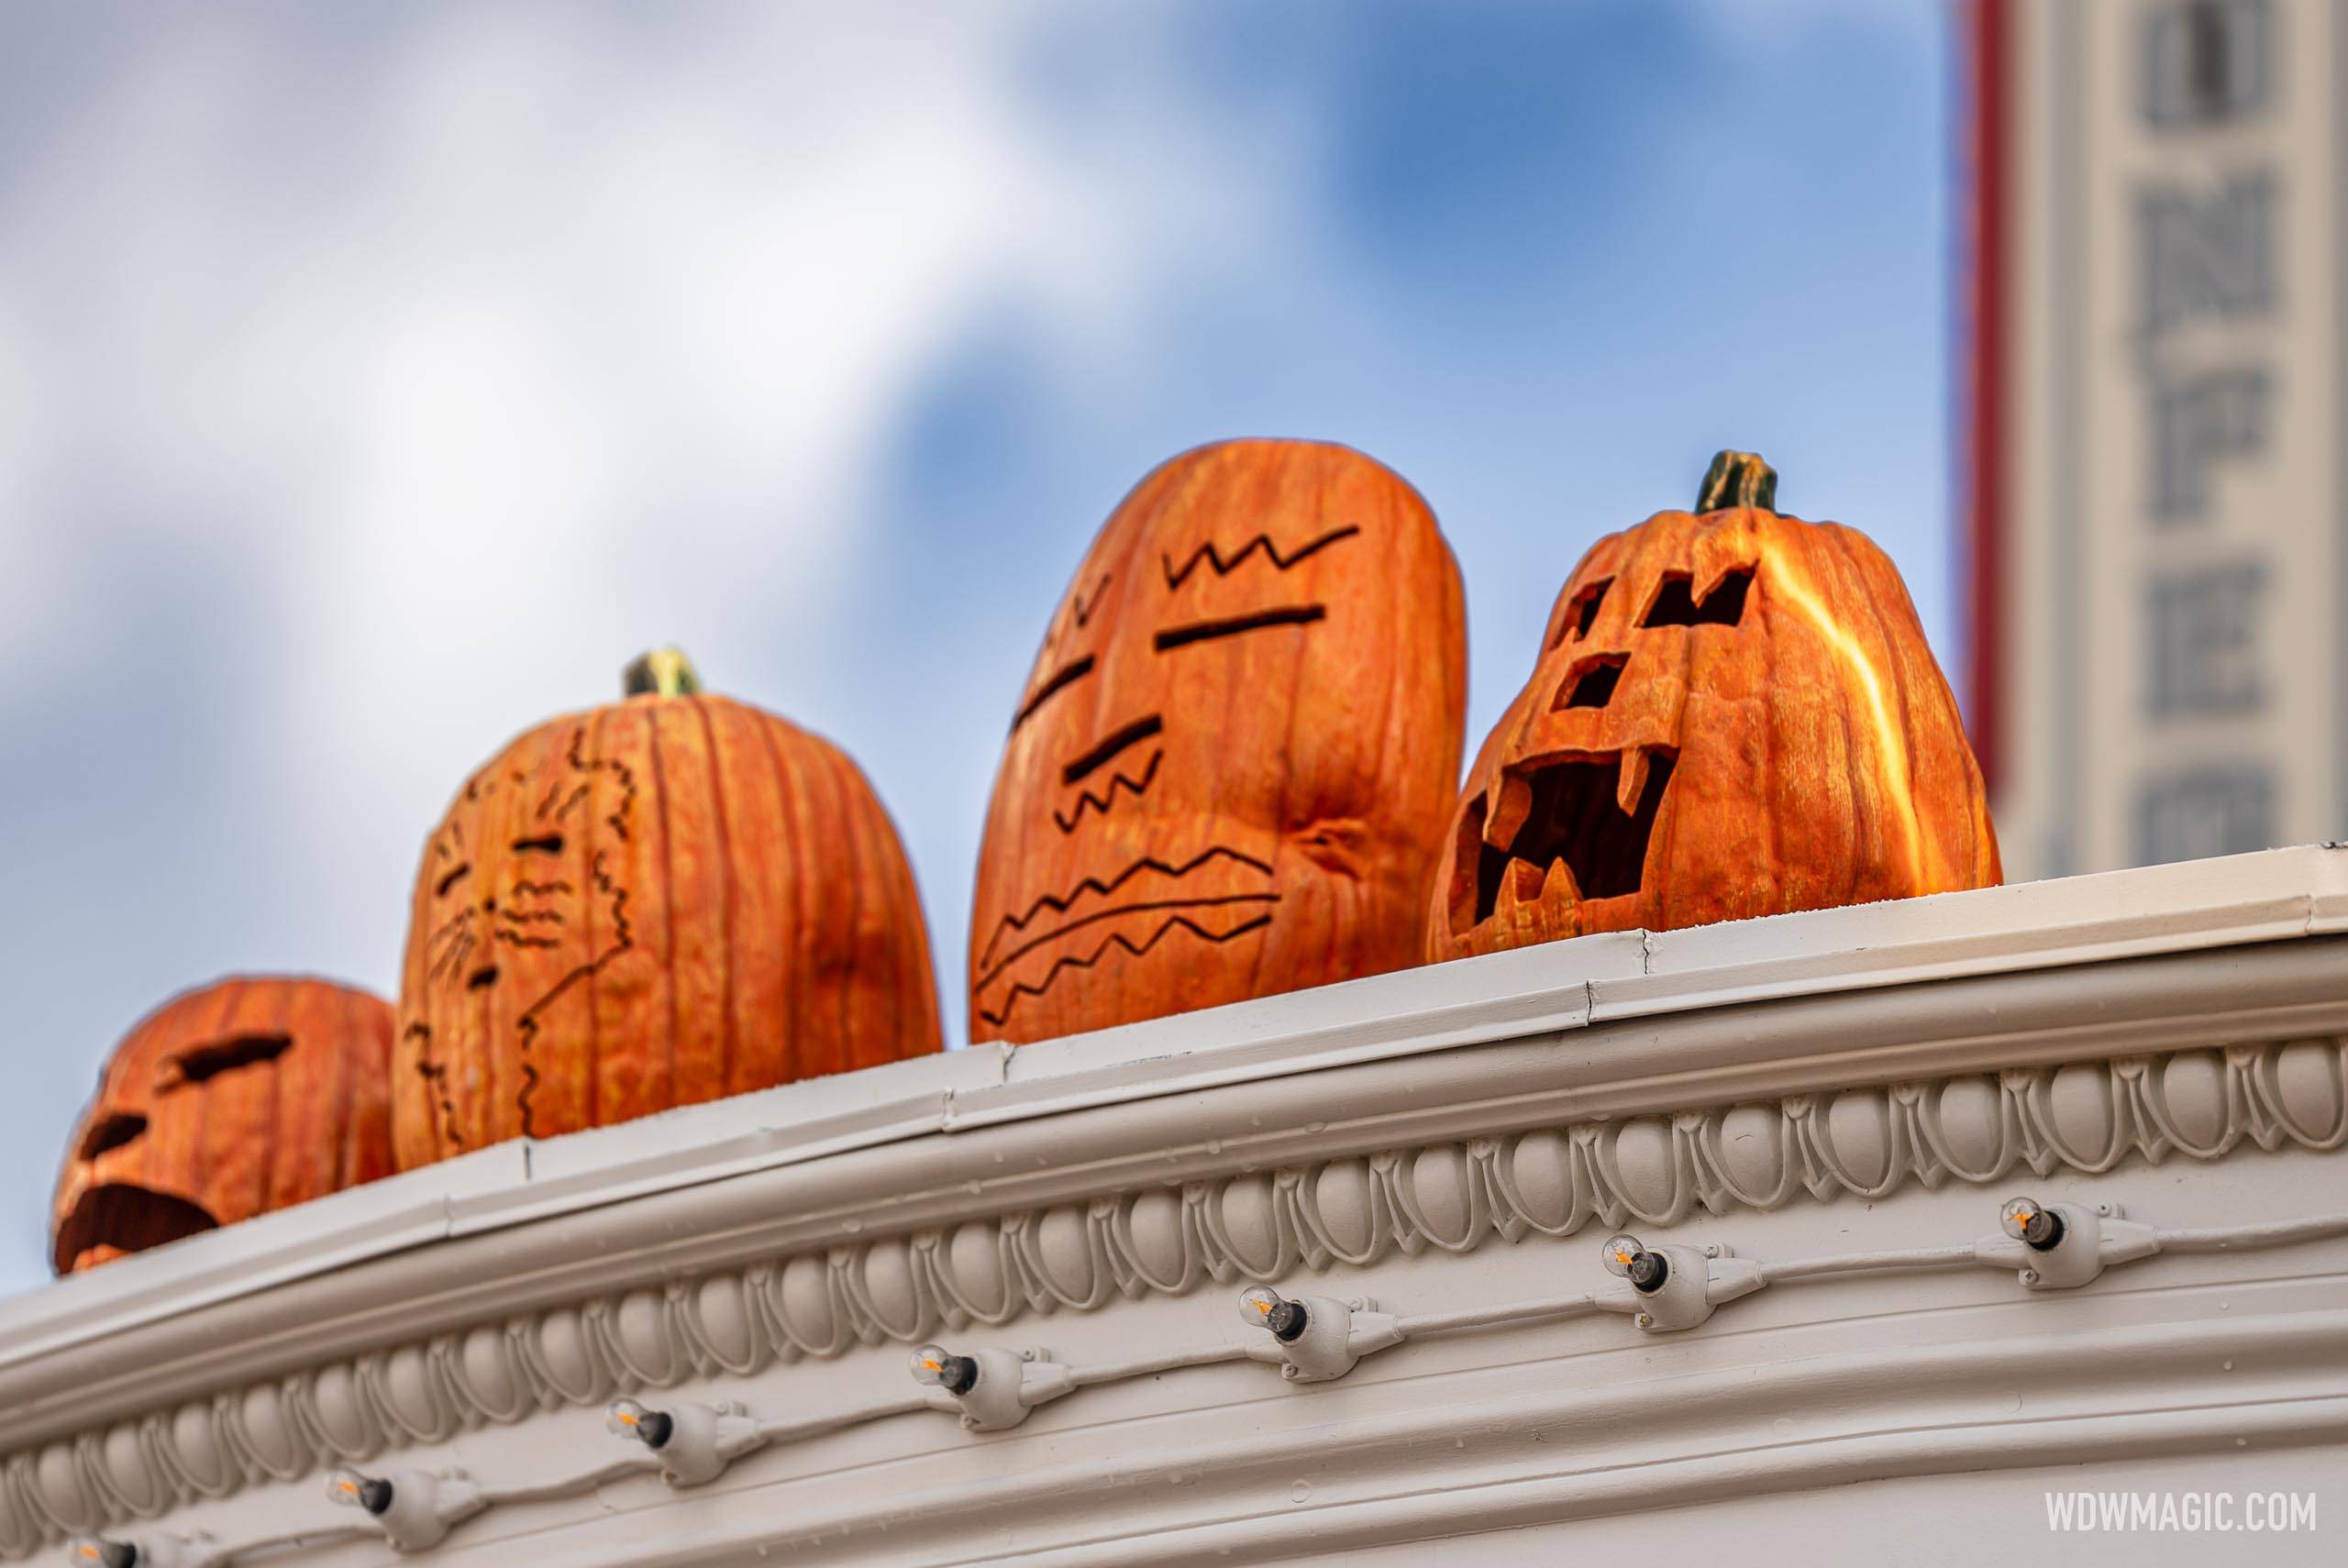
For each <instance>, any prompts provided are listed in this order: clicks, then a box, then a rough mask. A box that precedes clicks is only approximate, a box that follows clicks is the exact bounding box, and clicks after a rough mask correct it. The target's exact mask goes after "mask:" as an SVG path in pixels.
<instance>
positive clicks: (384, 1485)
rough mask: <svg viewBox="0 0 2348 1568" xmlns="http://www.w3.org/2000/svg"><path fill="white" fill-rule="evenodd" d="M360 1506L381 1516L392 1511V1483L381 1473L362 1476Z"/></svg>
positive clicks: (376, 1515)
mask: <svg viewBox="0 0 2348 1568" xmlns="http://www.w3.org/2000/svg"><path fill="white" fill-rule="evenodd" d="M359 1506H360V1507H362V1508H364V1509H366V1510H367V1511H368V1512H369V1513H371V1514H373V1515H374V1516H375V1517H376V1518H382V1516H383V1515H385V1514H387V1513H389V1512H391V1511H392V1484H391V1483H390V1482H389V1481H386V1480H384V1479H383V1478H382V1476H380V1475H368V1476H362V1477H361V1478H360V1482H359Z"/></svg>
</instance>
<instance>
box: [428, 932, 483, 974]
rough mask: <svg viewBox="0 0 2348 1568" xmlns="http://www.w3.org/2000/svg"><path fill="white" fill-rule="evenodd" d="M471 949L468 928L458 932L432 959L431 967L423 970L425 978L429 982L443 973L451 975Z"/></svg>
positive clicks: (471, 940)
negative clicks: (437, 955) (453, 939)
mask: <svg viewBox="0 0 2348 1568" xmlns="http://www.w3.org/2000/svg"><path fill="white" fill-rule="evenodd" d="M472 950H473V937H472V932H471V930H470V929H468V930H465V931H460V932H459V933H457V937H456V940H455V941H453V942H451V943H449V945H448V946H447V947H446V948H445V949H443V950H442V952H441V954H440V956H439V957H437V958H436V959H434V960H433V961H432V967H431V968H430V969H428V970H426V972H425V979H426V981H427V982H429V981H433V980H437V979H438V978H440V977H441V976H442V974H444V973H447V974H450V975H453V974H454V973H455V972H456V970H458V969H459V968H460V967H462V966H463V965H464V961H465V955H466V954H468V953H470V952H471V951H472Z"/></svg>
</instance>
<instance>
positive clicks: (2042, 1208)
mask: <svg viewBox="0 0 2348 1568" xmlns="http://www.w3.org/2000/svg"><path fill="white" fill-rule="evenodd" d="M1998 1224H1999V1227H2000V1228H2001V1229H2003V1230H2004V1231H2005V1232H2006V1234H2007V1235H2009V1236H2011V1237H2012V1238H2013V1239H2014V1240H2015V1241H2017V1242H2022V1243H2024V1244H2025V1245H2027V1246H2028V1247H2029V1248H2030V1249H2031V1250H2032V1252H2039V1253H2051V1252H2053V1251H2054V1249H2055V1248H2056V1247H2058V1246H2060V1245H2062V1242H2063V1217H2062V1216H2061V1215H2060V1214H2057V1213H2055V1212H2054V1210H2053V1209H2049V1208H2047V1207H2046V1205H2044V1204H2043V1203H2041V1202H2039V1201H2038V1199H2036V1198H2008V1199H2006V1206H2005V1207H2004V1208H2003V1209H1999V1210H1998Z"/></svg>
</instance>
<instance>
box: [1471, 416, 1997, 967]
mask: <svg viewBox="0 0 2348 1568" xmlns="http://www.w3.org/2000/svg"><path fill="white" fill-rule="evenodd" d="M1776 495H1777V475H1776V474H1775V473H1773V472H1772V471H1771V470H1770V469H1769V468H1768V467H1767V465H1766V464H1764V463H1763V462H1762V461H1761V460H1760V459H1759V458H1755V457H1752V456H1750V455H1749V454H1745V453H1737V452H1723V453H1722V454H1721V455H1720V456H1719V457H1718V458H1714V459H1713V463H1712V469H1711V473H1710V474H1709V475H1707V476H1706V479H1705V482H1704V485H1703V487H1702V491H1701V493H1700V496H1699V499H1698V502H1697V506H1696V510H1695V511H1694V512H1693V513H1688V512H1662V513H1656V515H1655V516H1653V517H1651V518H1649V519H1647V521H1646V522H1645V523H1642V524H1640V525H1638V526H1637V527H1635V528H1632V529H1629V530H1627V531H1625V532H1623V533H1620V534H1614V535H1611V536H1608V537H1606V538H1604V539H1601V540H1600V541H1599V542H1598V543H1597V544H1596V545H1594V546H1592V547H1591V548H1590V550H1589V553H1588V554H1587V555H1585V556H1584V557H1583V558H1582V560H1581V564H1580V565H1578V566H1577V567H1576V568H1575V569H1574V572H1573V575H1572V577H1571V578H1570V579H1569V580H1567V583H1566V586H1565V591H1563V592H1562V593H1560V594H1559V595H1558V596H1557V602H1556V608H1555V609H1554V610H1553V611H1552V612H1551V613H1550V616H1549V624H1548V628H1547V631H1546V633H1545V635H1544V638H1543V642H1542V649H1541V657H1540V659H1539V661H1538V662H1537V663H1536V664H1535V665H1534V671H1533V678H1532V679H1531V680H1529V681H1527V682H1526V683H1525V687H1524V690H1523V691H1521V692H1520V693H1518V695H1517V698H1516V701H1514V702H1513V703H1512V704H1511V705H1510V707H1509V710H1508V712H1507V713H1506V714H1505V715H1503V716H1502V718H1501V722H1500V723H1499V724H1498V725H1497V726H1496V727H1495V728H1494V729H1493V731H1492V733H1491V734H1490V736H1489V737H1488V738H1487V739H1486V740H1485V742H1484V745H1483V749H1482V750H1481V752H1480V753H1479V755H1478V756H1477V758H1476V763H1475V766H1474V767H1473V768H1472V769H1471V770H1470V771H1469V774H1468V777H1467V783H1466V786H1465V788H1464V790H1463V791H1462V793H1461V796H1460V800H1459V805H1458V810H1457V812H1456V817H1455V819H1454V823H1453V828H1452V832H1451V834H1450V837H1449V842H1448V844H1447V845H1446V848H1445V856H1444V862H1443V866H1442V869H1441V871H1440V872H1439V874H1438V877H1437V880H1436V885H1435V888H1434V897H1433V899H1432V900H1431V908H1430V911H1429V913H1428V920H1427V935H1426V954H1427V957H1428V959H1429V960H1430V961H1441V960H1443V959H1446V958H1456V957H1465V956H1467V955H1472V954H1478V953H1490V952H1495V951H1498V950H1500V949H1502V948H1509V947H1521V946H1525V945H1528V944H1533V943H1538V942H1550V941H1555V940H1556V939H1558V938H1561V937H1568V936H1578V935H1580V934H1582V933H1586V932H1594V931H1620V930H1627V929H1631V928H1634V927H1635V928H1645V929H1647V930H1668V929H1672V928H1675V927H1679V926H1689V925H1700V924H1703V923H1705V922H1711V921H1722V920H1741V919H1744V918H1746V917H1748V916H1753V915H1764V914H1775V913H1778V912H1782V911H1789V910H1807V909H1820V908H1823V907H1826V906H1829V905H1834V904H1851V903H1863V902H1866V901H1869V900H1877V899H1895V898H1908V897H1912V896H1915V895H1918V894H1922V893H1935V892H1944V891H1948V890H1951V889H1960V888H1978V887H1986V886H1990V885H1993V884H1995V883H1996V882H1997V881H1998V880H1999V864H1998V844H1997V837H1996V834H1994V832H1993V831H1992V830H1991V828H1990V824H1989V816H1988V808H1987V805H1986V803H1985V801H1984V796H1983V790H1982V785H1981V773H1980V769H1979V767H1977V765H1976V763H1975V761H1974V757H1973V752H1972V748H1971V747H1970V746H1969V745H1967V744H1966V738H1965V732H1964V729H1963V727H1962V724H1961V723H1960V722H1959V719H1958V716H1957V709H1956V701H1955V698H1954V696H1952V695H1951V693H1950V691H1949V688H1948V682H1947V681H1946V680H1945V679H1944V678H1943V677H1942V675H1941V671H1940V667H1939V666H1938V665H1937V664H1936V663H1934V661H1933V655H1932V650H1931V648H1930V647H1929V646H1926V644H1925V641H1924V634H1923V629H1922V626H1921V625H1920V624H1918V623H1917V620H1916V612H1915V609H1914V607H1913V606H1912V605H1911V603H1910V602H1909V599H1908V592H1907V590H1906V588H1905V587H1904V586H1903V585H1902V584H1901V582H1900V580H1899V572H1898V571H1897V570H1896V569H1894V568H1893V567H1892V565H1891V562H1890V561H1889V560H1888V558H1886V557H1885V556H1884V554H1883V552H1882V551H1881V550H1879V549H1877V547H1875V546H1874V545H1873V544H1872V543H1870V542H1869V541H1868V540H1867V539H1866V536H1863V535H1861V534H1859V533H1858V532H1856V531H1855V530H1854V529H1850V528H1845V527H1843V526H1842V525H1838V524H1833V523H1806V522H1803V521H1801V520H1800V519H1799V518H1795V517H1790V516H1785V515H1781V514H1779V513H1777V512H1776V511H1774V510H1773V508H1774V506H1775V503H1776Z"/></svg>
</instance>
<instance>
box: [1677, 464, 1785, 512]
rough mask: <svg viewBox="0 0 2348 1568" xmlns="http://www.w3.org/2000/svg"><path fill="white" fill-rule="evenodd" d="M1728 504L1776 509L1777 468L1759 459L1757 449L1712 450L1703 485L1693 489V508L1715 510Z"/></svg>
mask: <svg viewBox="0 0 2348 1568" xmlns="http://www.w3.org/2000/svg"><path fill="white" fill-rule="evenodd" d="M1730 506H1752V507H1757V508H1759V509H1760V510H1761V511H1763V512H1775V511H1776V510H1778V470H1777V469H1773V468H1771V467H1770V466H1769V465H1768V464H1767V463H1765V462H1763V461H1762V460H1761V456H1760V454H1759V453H1757V452H1719V453H1715V454H1714V455H1713V457H1712V466H1711V468H1709V469H1705V470H1704V484H1703V488H1702V489H1700V490H1699V491H1697V492H1696V510H1697V511H1698V512H1699V513H1705V512H1718V511H1720V510H1722V508H1723V507H1730Z"/></svg>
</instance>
